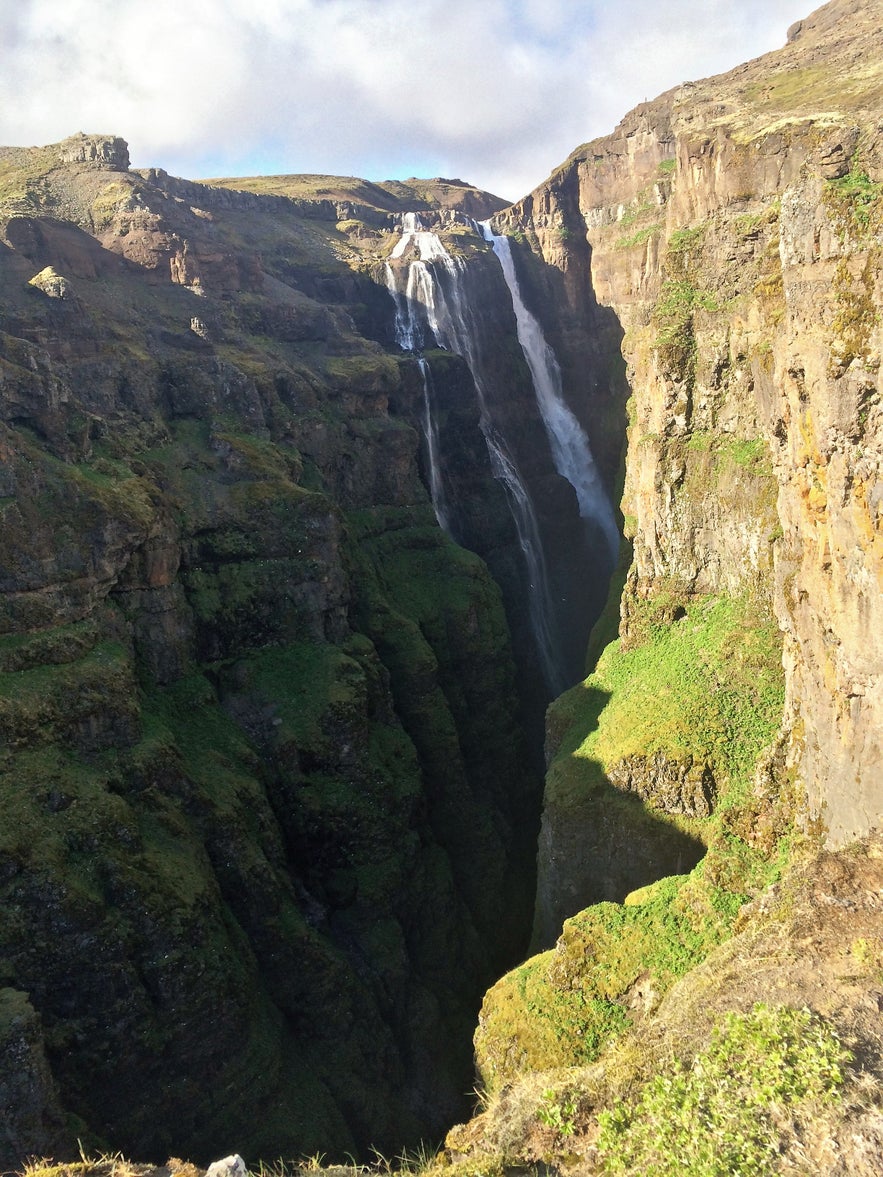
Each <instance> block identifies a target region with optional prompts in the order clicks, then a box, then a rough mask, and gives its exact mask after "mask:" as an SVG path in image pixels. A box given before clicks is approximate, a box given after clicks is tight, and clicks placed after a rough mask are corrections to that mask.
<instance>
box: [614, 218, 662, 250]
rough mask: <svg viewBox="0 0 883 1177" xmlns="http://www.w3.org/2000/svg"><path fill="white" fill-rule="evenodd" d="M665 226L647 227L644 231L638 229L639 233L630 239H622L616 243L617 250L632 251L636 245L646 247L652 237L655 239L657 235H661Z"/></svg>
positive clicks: (658, 224)
mask: <svg viewBox="0 0 883 1177" xmlns="http://www.w3.org/2000/svg"><path fill="white" fill-rule="evenodd" d="M662 229H663V225H662V224H661V223H657V224H655V225H647V226H645V228H643V229H638V230H637V232H635V233H632V234H631V235H630V236H628V237H620V238H618V239H617V241H616V243H615V248H616V249H632V248H633V247H634V246H636V245H644V244H645V243H646V242H647V241H649V239H650V238H651V237H655V236H656V234H657V233H661V232H662Z"/></svg>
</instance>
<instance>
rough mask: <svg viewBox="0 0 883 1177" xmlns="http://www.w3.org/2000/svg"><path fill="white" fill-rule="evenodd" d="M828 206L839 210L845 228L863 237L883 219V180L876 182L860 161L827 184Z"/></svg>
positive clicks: (835, 210)
mask: <svg viewBox="0 0 883 1177" xmlns="http://www.w3.org/2000/svg"><path fill="white" fill-rule="evenodd" d="M825 199H826V202H827V204H828V207H829V208H830V209H832V211H834V212H835V213H838V214H839V216H840V219H841V224H842V228H843V230H844V231H846V232H849V233H852V234H854V235H855V236H857V237H859V238H862V237H866V236H867V235H869V233H870V232H872V231H873V230H874V229H875V228H877V227H879V225H880V223H881V220H883V183H881V182H879V181H874V180H872V179H871V178H870V176H869V175H868V173H867V172H866V171H864V170H863V169H862V168H861V167H860V166H858V165H857V164H855V163H854V164H853V168H852V170H851V171H850V172H848V173H847V174H846V175H845V176H841V177H840V178H839V179H837V180H829V181H828V182H827V184H826V187H825Z"/></svg>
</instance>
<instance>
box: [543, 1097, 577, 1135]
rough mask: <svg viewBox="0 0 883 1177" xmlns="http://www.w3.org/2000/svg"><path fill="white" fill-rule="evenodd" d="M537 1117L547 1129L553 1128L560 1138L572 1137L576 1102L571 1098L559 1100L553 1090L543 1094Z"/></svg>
mask: <svg viewBox="0 0 883 1177" xmlns="http://www.w3.org/2000/svg"><path fill="white" fill-rule="evenodd" d="M537 1116H538V1117H539V1119H540V1120H542V1122H543V1123H544V1124H545V1125H546V1127H547V1128H554V1129H555V1131H556V1132H557V1133H558V1134H559V1135H560V1136H572V1135H573V1129H574V1122H575V1117H576V1100H575V1099H574V1098H573V1096H569V1097H568V1098H566V1099H563V1100H562V1099H559V1097H558V1095H557V1094H556V1092H555V1091H554V1090H553V1089H550V1090H548V1091H544V1092H543V1104H542V1107H540V1108H539V1109H538V1110H537Z"/></svg>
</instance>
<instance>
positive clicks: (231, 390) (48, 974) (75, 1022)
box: [0, 136, 538, 1167]
mask: <svg viewBox="0 0 883 1177" xmlns="http://www.w3.org/2000/svg"><path fill="white" fill-rule="evenodd" d="M311 183H312V184H313V187H310V184H311ZM318 186H319V187H320V188H324V189H325V190H326V191H325V192H317V191H315V190H314V188H315V187H316V178H312V179H311V181H305V182H304V185H302V186H301V188H300V189H296V188H295V189H293V188H292V186H291V185H290V184H289V185H288V186H287V187H286V191H285V192H282V193H278V192H277V193H274V192H258V193H249V192H234V191H228V190H225V189H223V188H221V187H213V188H209V187H205V186H201V185H195V184H190V183H187V182H185V181H177V180H174V179H172V178H170V177H168V176H166V175H165V174H164V173H160V172H145V173H143V174H142V173H135V172H131V171H129V170H128V157H127V153H126V150H125V144H124V143H123V141H122V140H117V139H113V138H109V137H108V138H92V137H88V136H79V137H77V138H75V139H74V140H70V141H67V142H65V143H64V144H61V145H58V146H56V147H52V148H46V149H35V150H33V151H21V150H13V149H6V150H4V151H3V152H2V153H0V210H2V216H0V234H2V243H0V292H2V293H0V419H2V424H0V511H2V515H3V525H2V529H0V590H2V592H0V635H2V636H0V733H2V743H0V775H2V781H0V808H2V814H3V816H2V821H0V825H2V830H3V832H2V835H0V910H2V917H0V962H2V963H0V985H2V986H3V990H2V1001H0V1051H2V1052H3V1053H2V1057H3V1067H2V1070H3V1073H4V1075H6V1074H9V1075H11V1074H13V1073H14V1074H16V1075H18V1076H19V1080H17V1082H18V1086H10V1085H9V1083H7V1086H6V1087H4V1091H5V1092H6V1094H7V1096H8V1099H7V1098H5V1099H4V1107H6V1105H7V1103H8V1105H9V1108H10V1113H9V1117H8V1118H7V1119H6V1121H5V1123H4V1133H0V1161H2V1165H3V1167H8V1166H11V1165H14V1164H17V1163H19V1162H20V1161H21V1160H22V1158H23V1157H24V1156H25V1155H26V1154H29V1153H31V1152H33V1151H50V1150H53V1151H56V1152H64V1151H70V1150H71V1149H74V1150H75V1148H76V1140H77V1139H78V1138H82V1139H84V1141H86V1142H87V1143H88V1142H90V1141H91V1142H93V1143H94V1144H96V1145H97V1146H98V1147H110V1148H114V1149H116V1148H124V1149H126V1150H127V1151H129V1152H132V1153H138V1154H140V1155H148V1156H151V1155H152V1156H160V1155H168V1153H169V1152H175V1153H187V1154H190V1155H195V1156H197V1157H198V1156H200V1155H203V1154H208V1153H209V1152H213V1151H215V1150H216V1149H217V1147H218V1143H219V1141H221V1140H226V1141H229V1142H230V1143H231V1144H232V1143H235V1144H236V1147H241V1148H243V1149H244V1150H248V1151H249V1152H250V1153H251V1155H254V1156H259V1155H261V1154H264V1155H270V1153H272V1154H273V1155H274V1156H276V1155H280V1153H281V1152H285V1153H289V1154H291V1155H301V1154H305V1153H309V1152H311V1151H316V1150H320V1149H321V1150H323V1151H325V1150H329V1149H331V1150H334V1151H337V1152H342V1151H343V1150H345V1149H360V1148H367V1146H368V1145H369V1144H376V1145H377V1146H378V1147H386V1148H394V1147H401V1146H402V1144H403V1142H406V1141H408V1140H409V1139H410V1140H416V1139H418V1138H420V1137H421V1136H423V1135H426V1134H432V1133H433V1132H435V1133H437V1132H438V1131H439V1130H440V1129H441V1128H443V1127H444V1126H445V1125H446V1124H448V1123H450V1122H451V1120H452V1119H453V1118H455V1117H456V1116H457V1115H458V1114H462V1113H463V1111H464V1110H465V1107H466V1101H465V1096H464V1093H465V1092H466V1091H468V1089H469V1087H470V1083H471V1048H470V1045H469V1038H470V1034H471V1028H472V1025H473V1023H474V1018H475V1013H476V1009H477V1005H478V1002H479V1000H480V996H481V993H482V992H483V990H484V989H485V988H486V986H487V984H489V983H490V981H491V980H492V979H493V978H494V976H495V975H497V974H498V973H499V970H500V969H501V968H502V967H504V965H505V964H506V963H509V962H511V961H512V960H513V959H515V958H516V957H517V955H518V953H519V951H521V950H522V947H523V943H524V937H525V929H526V927H527V923H528V921H529V911H530V905H531V902H532V883H531V878H532V865H531V864H532V857H533V846H532V839H533V833H534V831H535V825H536V812H537V795H538V775H537V774H536V772H535V771H533V770H532V768H531V764H532V763H535V761H536V755H535V751H533V752H532V751H530V750H529V749H528V748H527V746H526V744H525V741H524V737H523V734H522V731H521V729H520V727H519V725H518V716H519V715H520V714H521V713H522V712H523V710H524V708H525V707H528V706H529V705H530V700H528V699H527V696H526V694H525V693H524V692H522V695H521V697H520V698H519V695H518V692H517V684H516V676H515V667H514V663H513V659H512V651H511V644H510V637H509V627H508V624H507V618H506V613H505V611H504V607H503V602H502V600H501V595H500V589H499V588H498V586H497V584H496V583H495V582H494V581H493V580H492V578H491V576H490V575H489V573H488V571H487V568H486V566H485V565H484V564H483V563H482V561H481V560H480V559H479V558H478V557H476V556H473V555H471V554H470V553H468V552H466V551H464V550H463V549H462V548H459V547H457V546H455V545H454V544H453V543H452V542H451V541H450V540H449V539H447V538H446V536H445V535H444V534H443V533H442V532H441V531H440V530H439V528H438V527H437V525H436V522H435V518H434V516H433V513H432V508H431V506H430V502H429V496H428V494H427V491H426V489H425V486H424V481H423V479H422V475H425V471H423V469H422V465H423V462H424V447H423V445H422V443H421V434H420V421H421V414H422V406H421V387H420V381H419V379H418V374H417V366H416V364H415V362H414V360H413V359H411V358H408V357H404V356H402V355H401V353H400V351H399V349H397V348H395V346H394V344H393V341H392V321H393V310H394V308H393V303H392V299H391V298H390V296H389V294H388V292H387V291H386V289H385V287H384V285H383V284H382V282H380V281H378V280H377V278H376V274H374V273H373V271H372V267H374V268H376V259H378V258H380V257H382V256H383V255H384V254H385V253H387V252H388V251H389V249H390V248H391V245H392V244H393V242H394V241H395V240H396V237H397V231H396V225H397V224H399V223H400V221H401V215H402V208H403V207H404V208H408V207H412V206H413V205H417V207H421V206H422V207H426V208H433V207H434V208H436V209H437V210H440V212H439V215H440V216H441V215H443V214H444V215H447V213H445V209H446V207H448V206H456V205H457V204H462V203H464V202H465V205H466V207H468V209H469V211H470V212H475V213H476V214H483V215H487V214H488V213H490V212H491V211H493V210H494V208H496V207H498V205H499V202H494V201H493V199H492V198H488V197H485V196H484V195H483V194H480V193H476V192H475V191H474V190H470V189H467V188H465V186H464V185H462V184H457V183H448V182H441V181H440V182H438V183H437V184H435V185H433V184H432V183H429V184H423V185H422V186H421V189H420V191H419V192H417V191H415V190H412V189H409V188H407V187H406V186H402V185H399V186H392V189H391V190H387V189H379V188H377V187H376V186H366V185H362V186H360V185H358V184H354V185H353V186H352V188H351V190H346V185H343V188H341V184H340V183H338V182H337V181H335V180H333V178H331V179H328V178H326V179H325V181H324V183H321V182H320V183H319V184H318ZM399 188H401V189H402V191H401V192H399V191H398V189H399ZM402 201H406V202H407V203H406V204H404V206H403V204H402ZM446 201H447V202H448V205H446V204H445V202H446ZM435 377H436V380H437V381H438V384H439V387H440V388H441V390H442V391H443V393H444V394H445V397H446V400H447V403H448V406H449V407H448V418H447V421H448V424H449V426H450V431H451V436H452V438H454V439H456V438H457V437H459V436H460V435H462V438H463V440H462V442H461V443H460V444H459V445H458V446H455V447H454V448H453V453H454V458H455V459H456V460H459V462H460V465H461V467H462V468H463V469H465V470H467V471H468V474H467V475H464V477H462V478H460V479H459V481H458V485H459V486H460V487H461V500H462V509H463V514H464V517H468V518H469V519H470V520H471V523H470V529H471V533H472V534H473V535H474V536H476V537H478V542H480V543H481V544H482V545H483V547H484V549H485V550H486V551H487V552H488V553H489V554H490V556H491V557H492V556H493V553H494V552H495V551H500V552H505V551H506V550H507V549H508V548H510V547H511V546H512V543H513V541H512V539H511V537H510V529H511V523H510V522H509V516H508V512H507V508H506V504H505V501H504V499H503V497H502V495H501V492H500V491H499V488H498V487H497V485H496V483H495V482H494V480H493V478H492V476H491V472H490V469H489V465H488V459H487V452H486V449H484V447H483V445H482V444H480V443H481V438H480V434H479V433H478V431H477V425H476V418H477V411H476V409H475V406H474V397H473V399H472V400H470V398H469V387H471V386H470V385H469V374H468V370H467V369H466V367H465V364H464V363H463V361H462V360H460V359H458V358H457V357H454V356H451V355H447V354H445V355H439V356H438V357H437V363H436V364H435ZM470 429H471V432H470ZM473 435H474V437H473ZM475 439H477V441H476V440H475ZM452 460H453V459H452ZM479 505H480V506H479ZM498 562H500V561H498ZM503 573H505V569H502V571H501V580H502V581H504V582H505V581H506V577H505V575H503ZM510 582H511V578H510ZM510 587H511V584H510ZM513 601H514V594H513V593H512V592H510V593H509V604H510V606H511V608H510V613H511V615H512V617H513V619H514V622H515V623H516V624H517V616H518V615H517V608H516V606H515V605H513V604H512V602H513Z"/></svg>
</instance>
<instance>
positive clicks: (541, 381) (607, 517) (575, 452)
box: [479, 221, 619, 564]
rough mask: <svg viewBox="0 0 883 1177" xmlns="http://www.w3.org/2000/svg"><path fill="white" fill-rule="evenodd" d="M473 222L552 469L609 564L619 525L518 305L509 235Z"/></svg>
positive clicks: (531, 322)
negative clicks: (512, 325)
mask: <svg viewBox="0 0 883 1177" xmlns="http://www.w3.org/2000/svg"><path fill="white" fill-rule="evenodd" d="M479 227H480V228H481V230H482V232H483V235H484V238H485V240H486V241H489V242H490V243H491V245H492V246H493V250H494V253H495V254H496V256H497V259H498V260H499V262H500V266H501V268H502V270H503V277H504V278H505V279H506V285H507V286H508V287H509V293H510V294H511V296H512V309H513V310H514V311H515V322H516V327H517V330H518V342H519V343H520V344H521V350H522V351H523V352H524V358H525V360H526V361H527V366H528V368H530V374H531V378H532V379H533V386H534V392H535V394H536V398H537V407H538V408H539V411H540V416H541V417H542V420H543V425H544V426H545V429H546V434H547V436H548V438H549V445H550V447H551V450H552V459H553V461H554V463H555V469H556V470H557V471H558V473H559V474H560V475H561V476H562V477H563V478H566V479H567V481H568V482H569V483H570V485H571V486H572V487H573V489H574V491H575V493H576V498H577V502H578V503H579V513H580V515H581V517H582V518H583V519H590V520H593V521H594V522H595V523H596V524H597V526H598V527H599V528H600V530H601V532H602V534H603V536H604V540H605V542H606V544H607V547H608V549H609V552H610V558H611V562H612V563H614V564H615V562H616V558H617V554H618V552H619V528H618V527H617V524H616V518H615V516H614V514H613V508H612V506H611V505H610V500H609V499H608V497H607V493H606V491H605V490H604V486H603V484H602V482H601V479H600V477H599V475H598V470H597V468H596V466H595V460H594V458H593V457H592V451H591V449H590V448H589V439H588V438H587V437H586V434H585V431H584V430H583V428H582V426H581V425H580V423H579V421H577V419H576V417H575V416H574V414H573V413H572V412H571V410H570V409H569V408H568V406H567V405H566V403H565V401H564V396H563V392H562V385H561V369H560V367H559V366H558V361H557V360H556V358H555V353H554V352H553V351H552V349H551V347H550V346H549V344H548V343H547V342H546V339H545V336H544V335H543V329H542V327H541V326H540V324H539V322H538V321H537V319H536V318H535V317H534V315H532V314H531V312H530V311H529V310H528V309H527V307H526V306H525V305H524V299H523V298H522V297H521V288H520V286H519V284H518V276H517V274H516V273H515V262H514V259H513V257H512V249H511V246H510V244H509V238H508V237H498V236H496V235H495V234H494V233H493V232H492V230H491V227H490V222H489V221H483V222H481V224H480V226H479Z"/></svg>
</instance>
